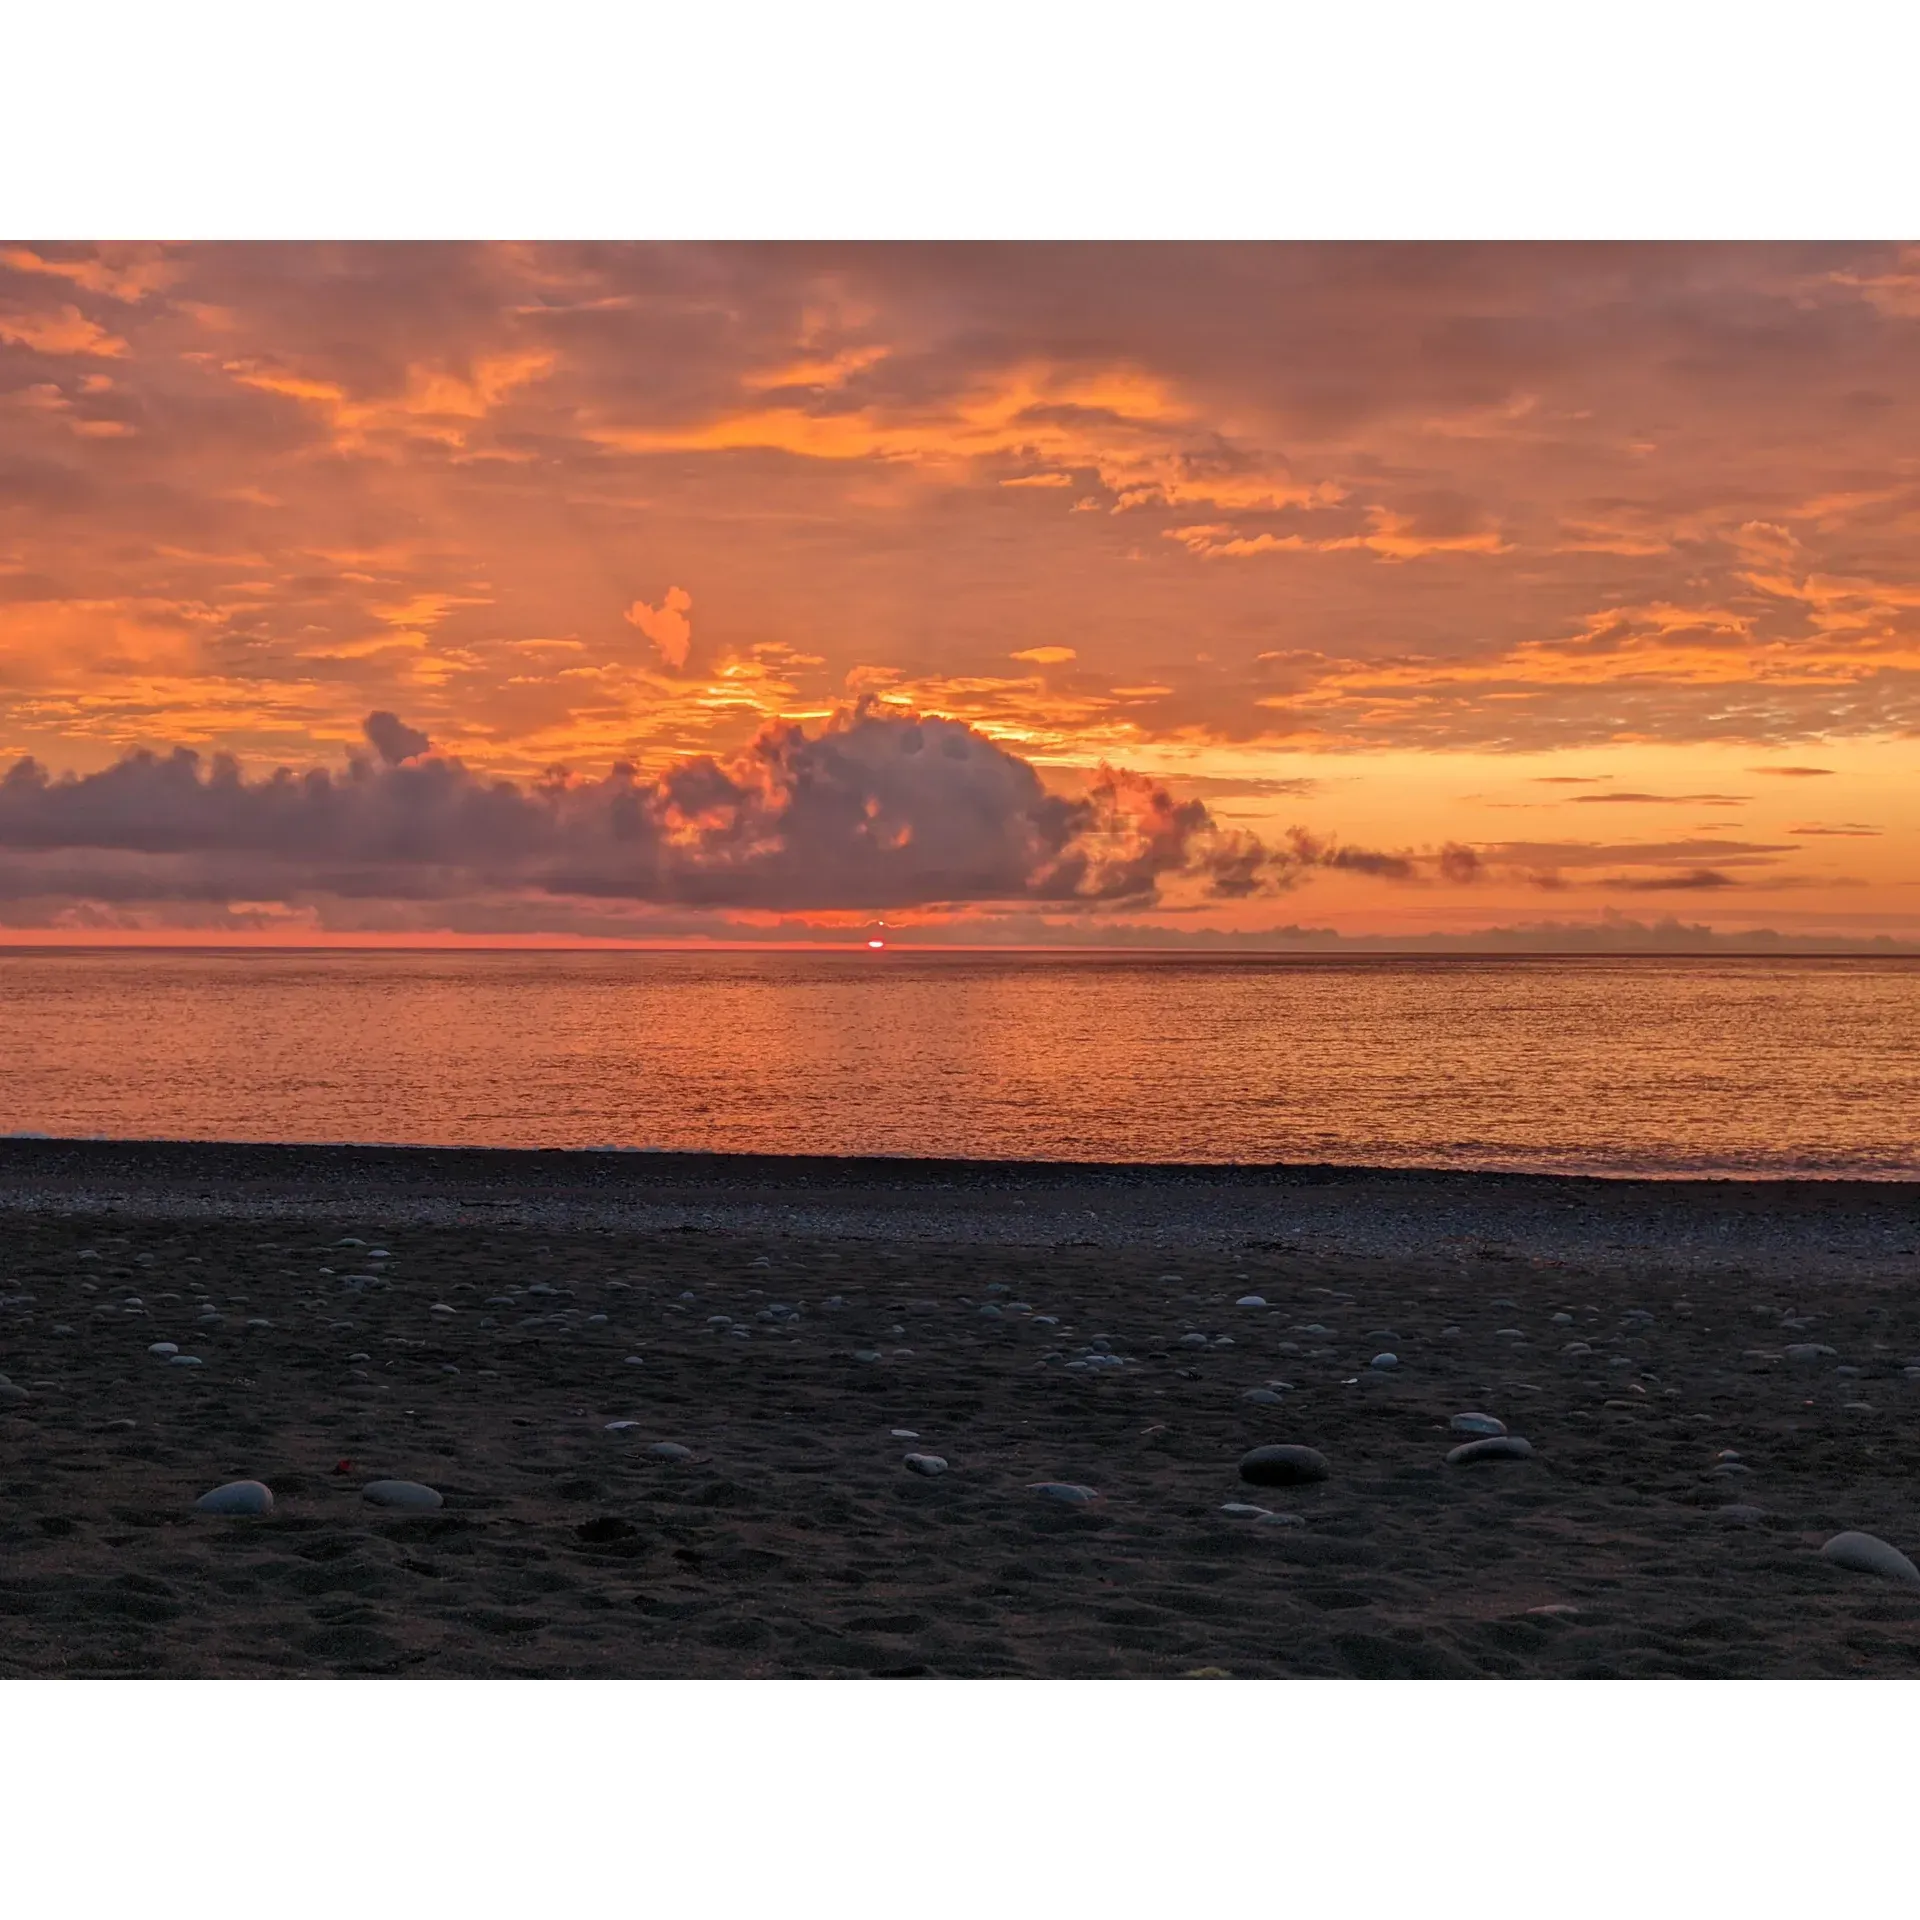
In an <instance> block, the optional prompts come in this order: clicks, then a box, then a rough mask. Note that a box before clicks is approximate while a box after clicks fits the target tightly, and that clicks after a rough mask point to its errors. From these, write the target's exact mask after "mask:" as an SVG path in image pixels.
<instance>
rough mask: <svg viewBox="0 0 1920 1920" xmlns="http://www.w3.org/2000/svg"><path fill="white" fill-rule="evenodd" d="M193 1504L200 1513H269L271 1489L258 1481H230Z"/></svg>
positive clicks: (271, 1508) (271, 1505)
mask: <svg viewBox="0 0 1920 1920" xmlns="http://www.w3.org/2000/svg"><path fill="white" fill-rule="evenodd" d="M193 1504H194V1505H195V1506H196V1507H197V1508H198V1509H199V1510H200V1511H201V1512H202V1513H271V1512H272V1511H273V1489H272V1488H271V1487H268V1486H265V1485H263V1484H262V1483H261V1482H260V1481H258V1480H230V1481H229V1482H228V1483H227V1484H226V1485H225V1486H224V1487H215V1488H214V1490H213V1491H212V1492H211V1493H203V1494H202V1495H201V1496H200V1498H199V1499H198V1500H196V1501H195V1502H194V1503H193Z"/></svg>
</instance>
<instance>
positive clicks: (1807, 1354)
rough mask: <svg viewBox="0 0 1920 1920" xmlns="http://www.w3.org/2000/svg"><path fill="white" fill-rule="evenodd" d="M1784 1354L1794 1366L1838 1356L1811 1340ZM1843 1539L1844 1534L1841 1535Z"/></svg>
mask: <svg viewBox="0 0 1920 1920" xmlns="http://www.w3.org/2000/svg"><path fill="white" fill-rule="evenodd" d="M1784 1351H1785V1353H1786V1356H1787V1358H1788V1359H1789V1360H1791V1361H1792V1362H1793V1364H1794V1365H1795V1366H1796V1367H1811V1366H1817V1365H1818V1364H1819V1363H1820V1362H1821V1361H1822V1360H1834V1359H1838V1358H1839V1356H1838V1355H1837V1354H1836V1353H1835V1352H1834V1350H1833V1349H1832V1348H1831V1347H1823V1346H1820V1345H1818V1344H1817V1343H1816V1342H1814V1341H1811V1340H1801V1341H1797V1342H1796V1343H1795V1344H1794V1345H1793V1346H1790V1347H1787V1348H1786V1349H1784ZM1841 1537H1842V1538H1843V1539H1844V1538H1845V1537H1846V1536H1845V1535H1842V1536H1841Z"/></svg>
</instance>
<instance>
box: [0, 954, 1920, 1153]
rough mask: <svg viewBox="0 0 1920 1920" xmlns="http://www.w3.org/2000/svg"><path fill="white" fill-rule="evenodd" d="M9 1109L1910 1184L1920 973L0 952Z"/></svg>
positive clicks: (22, 1120) (120, 1131) (1506, 964)
mask: <svg viewBox="0 0 1920 1920" xmlns="http://www.w3.org/2000/svg"><path fill="white" fill-rule="evenodd" d="M0 1132H40V1133H47V1134H55V1135H88V1134H99V1135H109V1136H114V1137H120V1138H157V1137H171V1138H195V1139H233V1140H283V1141H337V1140H357V1141H385V1142H407V1143H426V1144H443V1145H446V1144H473V1145H487V1146H540V1147H599V1146H622V1147H654V1148H680V1149H687V1148H702V1149H717V1150H729V1151H751V1152H764V1153H875V1154H937V1155H963V1156H969V1157H984V1158H1027V1157H1037V1158H1048V1159H1069V1160H1072V1159H1087V1160H1202V1161H1335V1162H1346V1163H1362V1164H1371V1165H1381V1166H1400V1167H1409V1166H1427V1167H1493V1168H1522V1169H1538V1170H1561V1171H1579V1172H1598V1173H1656V1174H1701V1173H1738V1174H1761V1175H1791V1174H1825V1175H1840V1174H1852V1175H1861V1174H1866V1175H1876V1176H1882V1177H1889V1176H1897V1177H1907V1178H1916V1177H1920V964H1916V963H1914V962H1911V961H1906V962H1903V961H1898V960H1799V959H1793V960H1705V959H1700V960H1689V959H1598V958H1596V959H1559V958H1554V959H1526V960H1508V959H1498V960H1472V959H1467V960H1462V959H1446V960H1427V959H1383V958H1368V959H1364V960H1330V959H1319V958H1312V959H1306V958H1302V959H1295V958H1290V957H1289V958H1260V959H1251V960H1249V959H1216V958H1211V957H1209V958H1184V957H1173V956H1163V955H1150V956H1135V955H1127V956H1113V955H1099V956H1088V957H1079V956H1071V957H1068V956H1034V957H1017V958H1016V957H1001V956H984V955H931V954H929V955H915V954H911V953H902V952H899V951H895V952H892V953H888V954H885V955H879V956H871V957H870V956H867V955H864V954H859V953H828V954H789V953H769V954H734V953H729V954H684V953H683V954H612V953H574V954H560V953H548V954H542V953H455V954H447V953H437V954H434V953H404V954H395V953H385V954H369V953H356V954H338V953H277V954H266V953H231V952H229V953H217V952H171V953H166V952H162V953H155V952H124V951H123V952H117V953H115V952H97V951H96V952H46V951H42V952H22V951H15V952H12V953H0Z"/></svg>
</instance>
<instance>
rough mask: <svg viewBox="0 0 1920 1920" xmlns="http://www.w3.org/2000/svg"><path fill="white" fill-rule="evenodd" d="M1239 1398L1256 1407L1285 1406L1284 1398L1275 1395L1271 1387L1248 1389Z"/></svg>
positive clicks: (1281, 1395) (1280, 1395)
mask: <svg viewBox="0 0 1920 1920" xmlns="http://www.w3.org/2000/svg"><path fill="white" fill-rule="evenodd" d="M1240 1398H1241V1399H1242V1400H1245V1401H1246V1402H1248V1404H1249V1405H1252V1406H1256V1407H1281V1406H1285V1405H1286V1396H1285V1395H1284V1394H1279V1393H1275V1392H1274V1390H1273V1389H1272V1388H1271V1387H1249V1388H1248V1389H1247V1390H1246V1392H1245V1393H1243V1394H1242V1395H1241V1396H1240Z"/></svg>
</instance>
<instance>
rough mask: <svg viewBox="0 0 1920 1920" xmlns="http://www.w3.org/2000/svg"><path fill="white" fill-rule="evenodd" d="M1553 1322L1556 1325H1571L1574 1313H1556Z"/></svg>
mask: <svg viewBox="0 0 1920 1920" xmlns="http://www.w3.org/2000/svg"><path fill="white" fill-rule="evenodd" d="M1553 1324H1554V1325H1555V1326H1556V1327H1570V1326H1572V1325H1573V1315H1572V1314H1570V1313H1556V1314H1555V1315H1554V1316H1553Z"/></svg>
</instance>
